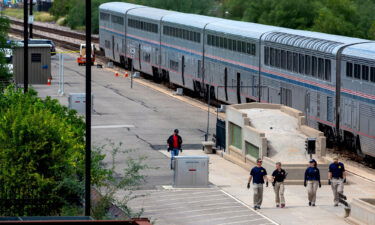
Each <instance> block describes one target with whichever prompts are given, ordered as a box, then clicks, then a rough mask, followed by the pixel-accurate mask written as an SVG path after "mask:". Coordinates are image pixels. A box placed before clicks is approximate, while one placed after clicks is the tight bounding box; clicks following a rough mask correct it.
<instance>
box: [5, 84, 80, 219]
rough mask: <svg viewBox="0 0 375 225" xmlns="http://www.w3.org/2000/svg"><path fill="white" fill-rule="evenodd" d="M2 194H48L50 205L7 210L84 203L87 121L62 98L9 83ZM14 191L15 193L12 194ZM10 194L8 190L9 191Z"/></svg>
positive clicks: (35, 211)
mask: <svg viewBox="0 0 375 225" xmlns="http://www.w3.org/2000/svg"><path fill="white" fill-rule="evenodd" d="M0 115H1V117H2V119H1V120H0V183H1V190H0V194H1V195H3V196H1V197H2V198H4V197H5V198H9V196H11V197H12V198H13V199H25V198H26V199H40V198H43V199H48V201H49V203H52V204H50V205H49V208H46V209H45V211H41V210H40V209H39V208H38V207H30V206H23V207H25V208H23V209H22V210H20V209H17V207H15V208H9V209H8V210H9V211H8V212H7V214H8V215H12V216H20V215H55V214H57V213H59V212H60V210H61V208H62V207H63V205H65V204H76V205H77V204H78V205H79V204H81V199H82V193H83V184H82V182H83V178H84V167H83V162H84V138H83V137H84V128H85V124H84V122H83V120H82V118H81V117H80V116H78V115H77V114H76V112H75V111H71V110H68V109H67V108H66V107H64V106H61V105H60V104H59V103H58V101H57V100H52V99H51V98H49V97H47V98H46V99H45V100H42V99H39V98H37V97H36V93H35V92H33V91H31V92H29V93H27V94H23V93H22V90H16V89H14V87H8V88H7V89H6V90H5V91H4V93H1V95H0ZM9 193H10V195H9ZM4 195H5V196H4Z"/></svg>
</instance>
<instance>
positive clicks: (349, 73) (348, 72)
mask: <svg viewBox="0 0 375 225" xmlns="http://www.w3.org/2000/svg"><path fill="white" fill-rule="evenodd" d="M346 76H347V77H353V63H350V62H347V63H346Z"/></svg>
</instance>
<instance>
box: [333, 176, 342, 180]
mask: <svg viewBox="0 0 375 225" xmlns="http://www.w3.org/2000/svg"><path fill="white" fill-rule="evenodd" d="M332 179H337V180H339V179H342V177H332Z"/></svg>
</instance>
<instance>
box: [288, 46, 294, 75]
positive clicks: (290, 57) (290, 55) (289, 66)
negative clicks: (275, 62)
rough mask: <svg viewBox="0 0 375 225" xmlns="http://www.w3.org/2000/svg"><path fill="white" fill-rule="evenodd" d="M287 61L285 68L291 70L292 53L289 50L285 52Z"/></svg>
mask: <svg viewBox="0 0 375 225" xmlns="http://www.w3.org/2000/svg"><path fill="white" fill-rule="evenodd" d="M287 57H288V62H287V69H288V70H289V71H292V69H293V54H292V53H291V52H289V51H288V52H287Z"/></svg>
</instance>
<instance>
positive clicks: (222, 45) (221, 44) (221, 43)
mask: <svg viewBox="0 0 375 225" xmlns="http://www.w3.org/2000/svg"><path fill="white" fill-rule="evenodd" d="M219 40H220V46H219V47H220V48H224V38H223V37H220V39H219Z"/></svg>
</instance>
